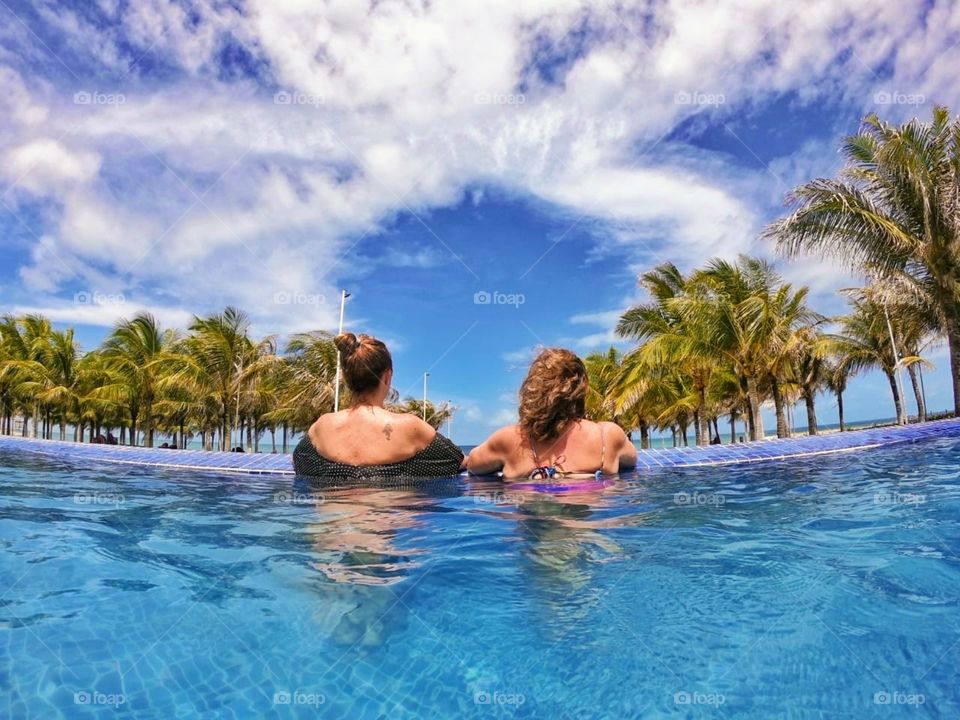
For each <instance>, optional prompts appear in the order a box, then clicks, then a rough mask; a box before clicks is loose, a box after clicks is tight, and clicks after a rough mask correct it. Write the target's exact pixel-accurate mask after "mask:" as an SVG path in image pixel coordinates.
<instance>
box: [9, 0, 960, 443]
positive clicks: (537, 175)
mask: <svg viewBox="0 0 960 720" xmlns="http://www.w3.org/2000/svg"><path fill="white" fill-rule="evenodd" d="M958 41H960V9H958V7H957V6H956V4H955V3H948V2H928V1H925V2H912V1H908V2H903V3H897V4H893V3H863V2H852V1H847V0H823V1H819V0H814V1H813V2H808V3H804V4H803V5H802V6H800V5H797V6H795V7H793V6H791V4H786V3H781V2H776V1H775V0H769V1H768V0H756V1H755V2H749V3H746V2H732V1H731V2H726V3H715V2H692V1H686V0H684V1H681V0H661V1H658V2H655V3H653V2H651V3H643V2H640V3H633V4H630V3H626V4H625V3H613V2H611V3H606V2H591V3H582V2H567V1H566V0H552V1H551V2H515V1H512V2H489V3H445V4H441V3H431V4H424V3H417V2H380V3H375V4H373V3H371V4H367V3H360V2H345V1H344V2H340V1H331V2H316V3H308V4H304V3H293V2H286V3H283V2H277V1H276V0H251V1H250V2H233V3H226V2H208V1H206V0H201V1H200V2H196V3H188V2H181V3H177V2H161V1H160V0H141V1H140V2H121V1H118V0H100V1H99V2H83V3H75V4H72V3H63V2H58V3H53V2H44V1H35V2H30V3H26V2H14V1H12V0H3V2H0V90H2V92H0V105H2V106H3V110H4V117H5V118H6V122H5V124H4V127H3V128H2V130H0V160H2V162H0V200H2V203H0V310H2V311H5V312H24V311H37V312H44V313H46V314H48V315H50V316H51V317H53V318H54V319H55V320H56V321H57V322H58V323H62V324H65V323H70V324H73V325H75V326H76V327H77V329H78V335H79V337H80V339H81V342H82V343H83V345H84V346H85V347H87V348H89V347H92V346H95V345H96V344H97V343H98V342H99V340H100V339H101V338H102V337H103V335H104V333H105V332H107V331H108V329H109V327H110V326H111V325H112V324H113V323H114V322H116V320H117V319H118V318H120V317H123V316H126V315H131V314H133V313H134V312H136V311H138V310H140V309H143V308H146V309H150V310H151V311H153V312H155V313H156V314H157V315H158V316H159V317H160V318H161V319H162V320H163V322H165V323H167V324H173V325H179V326H181V327H182V326H184V325H186V324H187V323H188V322H189V320H190V318H191V316H192V314H194V313H197V314H203V313H208V312H213V311H218V310H220V309H222V308H223V307H224V306H225V305H227V304H235V305H238V306H240V307H242V308H244V309H246V310H247V311H248V312H249V313H250V315H251V317H252V319H253V322H254V331H255V332H257V333H259V334H267V333H279V334H281V335H284V334H287V333H290V332H296V331H299V330H306V329H315V328H326V329H332V328H333V327H334V325H335V323H336V317H337V310H338V308H337V299H338V296H339V290H340V288H343V287H346V288H348V289H349V290H350V291H351V293H352V297H351V298H350V300H349V303H348V306H347V326H348V327H349V328H350V329H352V330H355V331H365V332H369V333H372V334H376V335H379V336H381V337H383V338H385V339H386V340H387V341H388V342H389V343H390V345H391V347H392V348H393V350H394V356H395V365H396V370H397V372H396V385H397V387H398V389H400V390H401V391H402V392H404V393H406V394H412V395H419V393H420V391H421V377H422V373H423V372H424V371H425V370H429V372H430V395H431V397H432V398H433V399H435V400H450V401H453V402H454V403H455V404H456V405H458V406H459V408H460V410H459V412H458V414H457V416H456V420H455V424H454V425H455V426H454V436H455V439H457V440H458V441H460V442H475V441H478V440H480V439H482V438H483V437H484V436H485V435H486V433H488V432H489V431H490V430H492V429H493V427H495V426H496V425H498V424H502V423H504V422H508V421H510V420H511V419H512V418H513V417H514V415H515V402H514V397H515V394H516V389H517V387H518V385H519V383H520V381H521V379H522V377H523V373H524V370H525V367H526V364H527V362H528V361H529V358H530V357H531V355H532V353H533V352H534V351H535V349H536V347H538V346H542V345H565V346H568V347H571V348H573V349H574V350H576V351H578V352H580V353H587V352H591V351H594V350H602V349H604V348H606V347H609V345H610V344H611V343H612V342H614V343H616V342H618V341H617V339H616V338H615V337H614V336H613V334H612V327H613V324H614V323H615V320H616V317H617V315H618V314H619V313H620V312H621V311H622V310H623V309H624V308H626V307H627V306H629V305H630V304H631V303H633V302H636V301H638V300H641V299H642V296H641V295H639V294H638V291H637V289H636V275H637V273H638V272H640V271H642V270H643V269H645V268H648V267H650V266H652V265H654V264H656V263H658V262H661V261H664V260H673V261H675V262H677V263H678V264H679V265H681V266H682V267H684V268H685V269H689V268H691V267H693V266H695V265H696V264H698V263H700V262H702V261H703V260H705V259H707V258H709V257H712V256H716V255H720V256H725V257H734V256H735V255H736V254H737V253H740V252H751V253H755V254H760V255H763V256H767V257H771V258H773V257H774V256H773V254H772V249H771V248H770V247H768V246H766V245H764V244H762V243H760V242H759V241H758V240H757V239H756V238H757V233H758V231H759V230H760V229H761V228H762V227H763V226H764V224H765V223H766V222H768V221H769V220H770V219H772V218H774V217H776V216H777V214H778V213H780V212H781V210H782V204H781V203H782V199H783V195H784V193H785V192H786V191H787V190H788V189H789V188H790V187H792V186H793V185H795V184H797V183H800V182H803V181H805V180H807V179H810V178H812V177H816V176H818V175H824V174H830V173H833V172H834V171H835V170H836V169H837V167H838V155H837V147H838V145H839V142H840V140H841V138H842V137H843V136H844V135H845V134H849V133H852V132H855V131H856V129H857V127H858V124H859V120H860V118H862V117H863V116H864V115H865V114H867V113H869V112H878V113H880V114H881V115H883V116H884V117H886V118H889V119H891V120H898V121H899V120H903V119H906V118H909V117H912V116H914V115H919V116H921V117H926V116H929V113H930V110H931V108H932V106H933V104H934V103H940V104H945V105H948V106H950V107H951V108H953V109H954V110H955V111H956V110H957V109H958V108H960V101H958V100H960V98H958V86H960V80H958V79H957V76H956V72H955V68H956V67H957V62H958V60H960V49H958V46H957V42H958ZM778 265H779V267H780V269H781V271H782V272H783V274H784V275H785V276H786V277H787V278H788V279H789V280H790V281H791V282H795V283H798V284H807V285H809V286H810V287H811V292H812V299H813V303H814V305H815V306H816V308H817V309H818V310H820V311H822V312H825V313H835V312H839V311H841V310H842V303H841V302H840V301H839V299H838V297H837V295H836V290H837V288H840V287H845V286H849V285H851V284H855V283H856V282H857V280H856V278H852V277H850V276H849V275H848V274H847V273H846V272H845V270H844V269H843V268H842V267H838V266H837V265H836V263H823V262H820V261H818V260H816V259H804V260H800V261H796V262H791V263H786V262H783V261H780V260H778ZM484 299H490V300H491V301H490V302H482V301H483V300H484ZM478 301H479V302H478ZM620 346H621V347H627V346H626V345H623V344H622V343H621V344H620ZM929 356H930V359H931V360H932V361H933V362H934V363H935V365H936V369H935V370H934V371H931V372H928V373H927V378H926V379H927V393H928V397H929V400H930V404H931V406H932V407H934V408H946V407H947V406H948V397H949V394H948V392H947V391H948V379H947V373H946V356H945V354H944V351H943V349H942V348H936V347H934V348H931V350H930V353H929ZM847 408H848V417H849V418H851V419H863V418H873V417H887V416H890V415H892V414H893V411H892V403H891V401H890V395H889V389H888V387H887V385H886V380H885V379H884V378H882V377H878V376H875V375H865V376H863V377H860V378H857V379H856V380H854V381H853V383H852V384H851V387H850V390H849V393H848V396H847ZM819 414H820V419H821V421H822V422H832V421H833V420H835V417H836V412H835V408H834V402H833V400H832V398H824V399H822V400H821V402H820V408H819ZM797 418H798V422H802V419H803V412H802V410H800V411H798V413H797Z"/></svg>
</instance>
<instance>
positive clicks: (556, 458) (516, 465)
mask: <svg viewBox="0 0 960 720" xmlns="http://www.w3.org/2000/svg"><path fill="white" fill-rule="evenodd" d="M588 390H589V380H588V378H587V369H586V367H585V366H584V364H583V361H582V360H581V359H580V358H578V357H577V356H576V355H575V354H574V353H572V352H570V351H569V350H563V349H560V348H549V349H547V350H544V351H543V352H541V353H540V355H538V356H537V358H536V359H535V360H534V361H533V363H532V364H531V365H530V370H529V372H528V373H527V377H526V379H525V380H524V381H523V384H522V385H521V386H520V408H519V410H520V422H519V423H517V424H516V425H507V426H506V427H503V428H500V429H499V430H497V431H496V432H495V433H493V435H491V436H490V437H489V438H487V440H486V441H485V442H484V443H483V444H482V445H478V446H477V447H475V448H474V449H473V450H472V451H471V452H470V456H469V457H468V458H467V468H468V469H469V470H470V472H472V473H475V474H477V475H489V474H491V473H494V472H497V471H501V470H502V471H503V476H504V477H509V478H519V477H530V478H533V479H547V478H552V477H557V476H560V477H562V476H565V475H580V474H590V475H593V474H595V473H597V472H600V473H603V474H605V475H613V474H615V473H617V472H620V471H621V470H632V469H633V468H634V467H635V466H636V464H637V449H636V448H635V447H634V446H633V443H632V442H630V441H629V440H628V439H627V436H626V433H624V432H623V430H622V429H621V428H620V426H619V425H617V424H616V423H612V422H593V421H591V420H587V419H586V401H587V391H588Z"/></svg>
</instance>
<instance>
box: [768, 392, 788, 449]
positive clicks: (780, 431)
mask: <svg viewBox="0 0 960 720" xmlns="http://www.w3.org/2000/svg"><path fill="white" fill-rule="evenodd" d="M771 388H772V390H773V406H774V409H775V410H776V412H777V437H778V438H787V437H790V429H789V428H788V427H787V414H786V412H785V407H784V403H783V393H782V392H781V390H780V381H779V380H777V378H775V377H774V378H771Z"/></svg>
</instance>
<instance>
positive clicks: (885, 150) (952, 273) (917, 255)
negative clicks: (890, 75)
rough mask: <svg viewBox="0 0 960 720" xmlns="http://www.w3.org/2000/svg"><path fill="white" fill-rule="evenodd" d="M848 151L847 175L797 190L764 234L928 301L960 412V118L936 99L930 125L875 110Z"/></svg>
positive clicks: (785, 248)
mask: <svg viewBox="0 0 960 720" xmlns="http://www.w3.org/2000/svg"><path fill="white" fill-rule="evenodd" d="M842 152H843V154H844V155H845V157H846V160H847V165H846V167H845V169H844V170H843V172H842V173H841V176H840V177H839V178H838V179H830V178H818V179H816V180H813V181H811V182H808V183H805V184H803V185H801V186H799V187H797V188H795V189H794V190H793V191H792V192H791V193H790V194H789V195H788V197H787V202H788V204H790V205H791V206H793V208H794V211H793V213H792V214H791V215H789V216H788V217H786V218H783V219H781V220H779V221H777V222H775V223H773V224H772V225H770V226H769V227H768V228H767V229H766V230H765V231H764V235H765V236H766V237H768V238H772V239H774V240H775V241H776V242H777V246H778V248H779V249H780V250H781V251H782V252H784V253H786V254H787V255H789V256H795V255H798V254H800V253H818V254H822V255H828V256H832V257H836V258H839V259H842V260H844V261H846V262H848V263H850V265H851V266H853V267H854V268H855V269H858V270H860V271H863V272H865V273H867V274H869V275H876V276H878V277H880V278H882V279H895V280H896V281H898V282H900V283H903V284H905V285H908V286H910V287H912V288H913V290H914V292H915V294H916V295H917V296H919V297H923V298H925V299H926V300H927V301H928V302H929V304H930V306H931V307H934V308H935V309H936V312H937V315H938V318H939V321H940V327H941V328H942V329H943V331H944V332H945V334H946V336H947V342H948V344H949V349H950V367H951V374H952V378H953V404H954V412H955V413H957V414H960V302H958V299H960V212H958V197H960V119H958V120H954V121H952V122H951V120H950V113H949V111H948V110H947V108H945V107H939V106H938V107H935V108H934V110H933V117H932V119H931V121H930V122H929V123H925V122H921V121H920V120H917V119H914V120H911V121H909V122H907V123H904V124H903V125H891V124H889V123H886V122H883V121H881V120H880V119H879V118H878V117H877V116H875V115H869V116H868V117H867V118H865V120H864V125H863V128H862V130H861V131H860V132H859V133H858V134H857V135H853V136H851V137H848V138H847V139H846V141H845V142H844V144H843V147H842Z"/></svg>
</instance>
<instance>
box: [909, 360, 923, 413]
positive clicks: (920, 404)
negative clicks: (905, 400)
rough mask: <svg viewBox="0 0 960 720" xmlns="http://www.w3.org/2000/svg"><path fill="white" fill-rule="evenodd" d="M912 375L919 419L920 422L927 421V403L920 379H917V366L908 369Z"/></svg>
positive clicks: (911, 380)
mask: <svg viewBox="0 0 960 720" xmlns="http://www.w3.org/2000/svg"><path fill="white" fill-rule="evenodd" d="M907 372H908V373H910V383H911V384H912V385H913V395H914V397H915V398H916V399H917V418H918V419H919V420H920V422H926V421H927V403H926V400H925V398H924V397H923V390H922V389H921V388H920V379H919V378H918V377H917V366H916V365H911V366H910V367H908V368H907Z"/></svg>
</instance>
